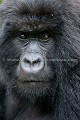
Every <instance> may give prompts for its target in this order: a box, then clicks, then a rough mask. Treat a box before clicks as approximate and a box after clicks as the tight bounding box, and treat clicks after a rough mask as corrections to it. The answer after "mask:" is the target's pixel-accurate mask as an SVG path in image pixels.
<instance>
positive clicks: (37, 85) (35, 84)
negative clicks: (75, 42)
mask: <svg viewBox="0 0 80 120" xmlns="http://www.w3.org/2000/svg"><path fill="white" fill-rule="evenodd" d="M9 4H10V3H9ZM34 4H35V5H34ZM13 5H14V8H13V7H12V6H13ZM59 5H60V6H59ZM61 5H63V4H62V3H60V4H59V3H58V5H57V3H55V2H54V1H50V0H49V1H43V2H41V1H37V2H36V1H31V2H30V1H28V0H25V1H23V2H21V1H17V2H14V1H13V2H12V3H11V7H12V9H9V8H8V7H9V6H8V4H7V8H6V11H5V12H4V10H2V11H3V15H4V18H5V19H4V20H3V30H2V34H1V36H0V37H1V38H0V39H1V46H0V47H1V48H0V50H1V52H0V59H1V66H2V67H3V68H4V69H5V72H6V74H7V75H8V80H7V83H8V85H9V86H10V87H11V90H12V91H13V93H15V94H16V95H17V96H19V97H20V98H22V99H23V98H25V99H29V101H35V100H37V99H38V98H41V99H45V98H46V97H44V96H47V97H50V96H51V95H52V94H53V96H54V95H55V91H56V89H57V87H58V83H59V81H61V80H62V79H64V78H65V75H67V74H68V70H70V69H71V68H72V67H73V66H75V63H76V61H69V60H71V58H72V59H73V60H74V59H76V58H77V56H78V55H77V54H76V52H75V51H74V55H73V53H72V50H73V49H74V48H72V47H71V44H70V43H69V42H72V41H68V40H72V36H71V35H70V34H69V33H68V32H69V31H67V29H68V28H69V30H70V32H73V30H72V28H70V23H69V22H68V23H67V18H66V20H65V15H64V9H63V11H62V9H61V10H60V9H59V8H60V7H61ZM15 8H16V9H15ZM63 15H64V17H63ZM64 20H65V22H64ZM74 27H75V26H74V24H73V28H74ZM65 31H67V32H65ZM67 34H68V35H67ZM64 60H65V61H64Z"/></svg>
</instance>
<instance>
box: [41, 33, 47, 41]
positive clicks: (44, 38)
mask: <svg viewBox="0 0 80 120" xmlns="http://www.w3.org/2000/svg"><path fill="white" fill-rule="evenodd" d="M40 40H41V41H45V42H46V41H48V40H49V35H48V34H43V35H41V36H40Z"/></svg>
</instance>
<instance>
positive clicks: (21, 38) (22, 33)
mask: <svg viewBox="0 0 80 120" xmlns="http://www.w3.org/2000/svg"><path fill="white" fill-rule="evenodd" d="M18 38H19V39H20V40H25V39H27V38H28V36H27V33H26V32H20V33H19V35H18Z"/></svg>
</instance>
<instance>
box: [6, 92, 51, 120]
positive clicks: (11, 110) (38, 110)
mask: <svg viewBox="0 0 80 120" xmlns="http://www.w3.org/2000/svg"><path fill="white" fill-rule="evenodd" d="M51 104H52V102H50V101H48V99H46V101H43V102H39V101H37V102H36V103H35V104H28V103H27V102H26V101H25V102H23V103H21V101H19V100H18V99H16V98H15V97H14V96H12V95H11V94H10V95H8V96H7V98H6V109H7V111H6V116H9V118H8V119H9V120H10V119H11V118H14V117H15V116H16V115H15V114H16V113H18V114H19V116H20V117H21V116H24V115H26V117H25V118H26V119H27V118H28V119H29V120H32V119H33V117H34V119H35V118H36V117H44V116H47V115H48V113H50V111H52V108H53V107H52V105H51ZM30 114H31V115H30ZM17 117H18V116H17ZM21 118H22V117H21ZM26 119H25V120H26ZM20 120H21V119H20Z"/></svg>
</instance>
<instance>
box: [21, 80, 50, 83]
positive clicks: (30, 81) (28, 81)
mask: <svg viewBox="0 0 80 120" xmlns="http://www.w3.org/2000/svg"><path fill="white" fill-rule="evenodd" d="M21 82H22V83H47V82H48V81H35V80H33V81H26V80H25V81H21Z"/></svg>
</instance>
